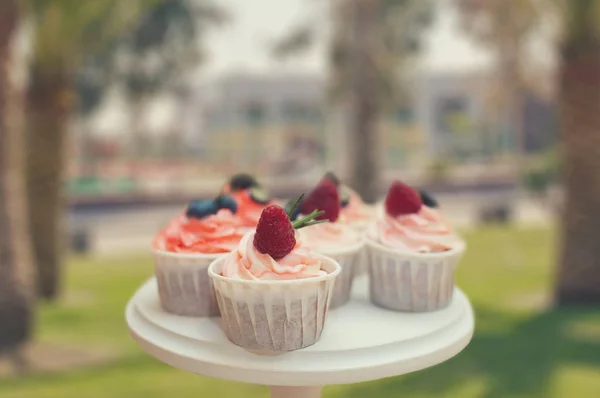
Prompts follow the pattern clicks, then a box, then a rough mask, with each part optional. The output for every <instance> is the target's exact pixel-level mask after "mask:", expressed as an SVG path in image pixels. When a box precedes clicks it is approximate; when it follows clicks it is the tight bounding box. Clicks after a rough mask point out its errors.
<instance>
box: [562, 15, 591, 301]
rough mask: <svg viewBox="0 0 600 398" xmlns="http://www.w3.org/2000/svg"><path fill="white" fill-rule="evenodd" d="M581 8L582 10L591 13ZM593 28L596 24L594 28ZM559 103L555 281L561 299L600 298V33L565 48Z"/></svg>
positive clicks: (584, 37)
mask: <svg viewBox="0 0 600 398" xmlns="http://www.w3.org/2000/svg"><path fill="white" fill-rule="evenodd" d="M586 14H587V13H582V14H581V15H582V16H583V15H586ZM590 30H591V29H590ZM560 89H561V93H560V105H561V117H562V133H563V141H564V151H565V153H564V155H565V164H564V186H565V190H566V203H565V210H564V214H563V220H562V253H561V258H560V260H561V263H560V266H559V272H558V283H557V287H556V298H557V301H558V303H559V304H567V303H581V304H584V303H586V304H596V305H599V304H600V233H598V226H599V225H600V37H599V36H598V35H593V34H592V35H585V36H578V37H577V38H576V39H573V40H572V41H571V42H570V43H567V45H566V46H565V49H564V51H563V59H562V67H561V74H560Z"/></svg>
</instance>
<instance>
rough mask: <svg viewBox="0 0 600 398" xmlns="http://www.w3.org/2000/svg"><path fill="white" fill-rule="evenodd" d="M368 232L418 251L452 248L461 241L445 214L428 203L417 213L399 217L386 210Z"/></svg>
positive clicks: (387, 243)
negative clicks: (427, 205) (429, 206)
mask: <svg viewBox="0 0 600 398" xmlns="http://www.w3.org/2000/svg"><path fill="white" fill-rule="evenodd" d="M368 234H369V237H370V238H371V239H373V240H374V241H376V242H379V243H381V244H383V245H385V246H388V247H391V248H395V249H401V250H408V251H412V252H418V253H433V252H443V251H447V250H451V249H452V248H453V247H455V246H456V245H457V244H458V243H459V242H460V239H459V238H458V237H457V236H456V235H455V234H454V232H453V231H452V229H451V228H450V226H449V224H448V223H447V222H446V220H445V219H444V218H443V217H442V215H441V214H440V213H439V212H438V211H436V210H434V209H431V208H428V207H426V206H422V207H421V210H420V211H419V212H418V213H415V214H407V215H402V216H398V217H392V216H390V215H389V214H387V213H385V214H384V215H383V216H382V217H379V218H378V220H377V222H376V224H375V225H374V228H370V230H369V232H368Z"/></svg>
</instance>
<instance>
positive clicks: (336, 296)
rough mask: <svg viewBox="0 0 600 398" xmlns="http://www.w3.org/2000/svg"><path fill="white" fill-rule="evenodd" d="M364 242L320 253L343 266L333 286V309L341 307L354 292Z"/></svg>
mask: <svg viewBox="0 0 600 398" xmlns="http://www.w3.org/2000/svg"><path fill="white" fill-rule="evenodd" d="M363 248H364V244H363V242H362V241H361V242H360V244H358V245H353V246H351V247H348V248H345V249H343V250H335V251H334V250H331V251H321V252H320V253H321V254H323V255H325V256H327V257H331V258H332V259H334V260H335V261H337V262H338V263H339V264H340V267H341V268H342V269H341V271H340V274H339V275H338V277H337V278H336V280H335V285H334V287H333V296H332V297H331V306H330V308H331V309H334V308H337V307H341V306H342V305H344V304H346V303H347V302H348V301H349V300H350V295H351V293H352V283H353V281H354V277H355V275H356V271H357V269H358V267H359V265H360V264H359V260H360V259H361V257H362V253H363Z"/></svg>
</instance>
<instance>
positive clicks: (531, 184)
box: [524, 148, 562, 194]
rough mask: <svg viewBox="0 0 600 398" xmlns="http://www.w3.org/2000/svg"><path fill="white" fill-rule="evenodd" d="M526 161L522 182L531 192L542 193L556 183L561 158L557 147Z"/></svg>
mask: <svg viewBox="0 0 600 398" xmlns="http://www.w3.org/2000/svg"><path fill="white" fill-rule="evenodd" d="M528 163H529V164H528V167H527V170H526V173H525V175H524V178H525V181H524V182H525V187H526V188H527V189H528V190H530V191H531V192H532V193H535V194H543V193H545V192H547V190H548V188H550V187H551V186H552V185H554V184H556V183H558V181H559V178H560V174H561V171H562V158H561V156H560V151H559V149H558V148H552V149H550V150H547V151H546V152H544V153H542V154H540V155H536V156H533V157H531V158H530V159H529V162H528Z"/></svg>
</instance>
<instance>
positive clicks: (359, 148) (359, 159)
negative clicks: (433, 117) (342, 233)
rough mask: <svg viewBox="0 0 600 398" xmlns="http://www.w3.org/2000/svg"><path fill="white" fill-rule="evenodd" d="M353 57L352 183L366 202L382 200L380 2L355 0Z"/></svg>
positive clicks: (351, 99) (351, 88)
mask: <svg viewBox="0 0 600 398" xmlns="http://www.w3.org/2000/svg"><path fill="white" fill-rule="evenodd" d="M352 1H353V2H354V4H353V5H354V10H353V33H354V37H353V49H352V52H353V54H352V55H351V56H352V59H351V62H352V81H351V83H350V90H351V94H350V101H351V103H350V108H351V110H350V115H349V116H350V118H351V123H350V129H351V134H350V141H351V142H350V153H351V177H350V179H351V182H352V185H353V187H354V189H356V191H357V192H358V193H359V194H360V195H361V197H362V198H363V200H364V201H365V202H367V203H374V202H375V201H376V200H377V199H378V198H379V189H380V186H379V183H380V176H379V172H380V168H381V165H380V161H379V160H380V159H381V156H379V132H378V123H379V117H380V114H381V98H380V93H379V89H378V88H379V84H378V78H377V67H376V62H375V54H372V52H373V51H374V50H375V49H376V48H377V46H375V43H374V40H375V39H376V36H377V35H376V29H377V12H378V10H379V7H380V4H379V0H352Z"/></svg>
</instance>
